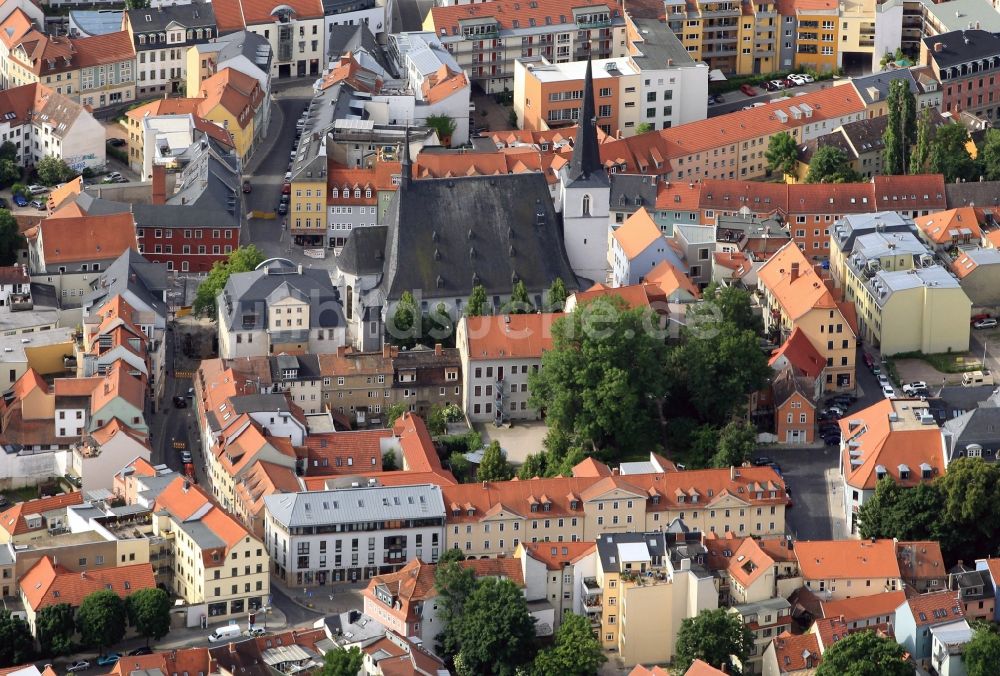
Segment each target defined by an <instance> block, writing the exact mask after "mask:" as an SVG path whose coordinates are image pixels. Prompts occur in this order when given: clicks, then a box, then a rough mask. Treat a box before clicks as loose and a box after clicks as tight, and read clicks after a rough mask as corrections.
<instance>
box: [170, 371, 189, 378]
mask: <svg viewBox="0 0 1000 676" xmlns="http://www.w3.org/2000/svg"><path fill="white" fill-rule="evenodd" d="M174 377H175V378H192V377H194V371H174Z"/></svg>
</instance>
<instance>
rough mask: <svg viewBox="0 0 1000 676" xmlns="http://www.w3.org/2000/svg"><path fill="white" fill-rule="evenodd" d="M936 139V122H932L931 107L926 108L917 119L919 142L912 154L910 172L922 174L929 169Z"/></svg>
mask: <svg viewBox="0 0 1000 676" xmlns="http://www.w3.org/2000/svg"><path fill="white" fill-rule="evenodd" d="M933 141H934V124H933V122H931V109H930V108H925V109H924V111H923V112H922V113H920V119H919V120H917V142H916V144H914V146H913V154H912V155H911V156H910V173H911V174H922V173H924V172H925V171H927V160H928V156H929V155H930V151H931V144H932V143H933Z"/></svg>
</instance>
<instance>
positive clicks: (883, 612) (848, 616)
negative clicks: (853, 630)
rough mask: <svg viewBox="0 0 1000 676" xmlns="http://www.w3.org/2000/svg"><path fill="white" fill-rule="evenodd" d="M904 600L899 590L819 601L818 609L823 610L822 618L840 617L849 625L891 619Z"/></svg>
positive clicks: (902, 592) (904, 593)
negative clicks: (886, 617) (887, 617)
mask: <svg viewBox="0 0 1000 676" xmlns="http://www.w3.org/2000/svg"><path fill="white" fill-rule="evenodd" d="M905 600H906V592H904V591H903V590H901V589H900V590H897V591H887V592H882V593H881V594H872V595H871V596H855V597H853V598H849V599H841V600H839V601H821V602H820V607H821V608H822V609H823V617H840V618H843V620H844V621H845V622H848V623H850V622H862V621H865V620H868V619H871V618H876V617H884V616H887V615H888V616H890V617H891V616H892V615H894V614H895V612H896V608H898V607H899V606H900V604H902V603H903V601H905Z"/></svg>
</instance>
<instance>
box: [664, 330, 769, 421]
mask: <svg viewBox="0 0 1000 676" xmlns="http://www.w3.org/2000/svg"><path fill="white" fill-rule="evenodd" d="M682 334H683V336H684V342H683V343H682V344H681V345H680V346H679V347H678V348H677V349H675V350H674V351H673V352H672V353H671V355H670V365H671V371H672V372H673V378H672V380H673V383H674V384H675V386H676V389H675V392H674V396H673V399H674V400H675V401H679V402H686V404H685V405H687V406H691V407H693V409H694V410H695V412H696V413H697V415H698V418H699V420H701V421H703V422H712V423H714V421H717V420H728V419H729V418H731V417H733V416H734V415H738V414H741V413H743V412H744V409H745V407H746V405H747V397H748V396H749V395H750V393H751V392H755V391H757V390H759V389H760V388H762V387H763V386H764V385H765V384H766V383H767V379H768V376H769V375H770V367H768V365H767V357H766V356H765V354H764V352H763V351H761V349H760V339H759V338H758V337H757V334H755V333H754V332H753V331H747V330H741V329H739V328H738V327H737V326H736V325H734V324H733V323H732V322H726V321H723V322H720V323H718V324H714V325H704V324H698V325H696V326H695V327H693V328H690V329H685V330H684V331H683V332H682Z"/></svg>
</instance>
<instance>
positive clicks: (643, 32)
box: [632, 17, 708, 77]
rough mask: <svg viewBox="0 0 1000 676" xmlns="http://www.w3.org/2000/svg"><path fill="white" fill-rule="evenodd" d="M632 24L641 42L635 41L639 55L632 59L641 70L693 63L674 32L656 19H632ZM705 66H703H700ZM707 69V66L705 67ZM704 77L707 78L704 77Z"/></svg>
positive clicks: (634, 55) (633, 56)
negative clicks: (669, 64)
mask: <svg viewBox="0 0 1000 676" xmlns="http://www.w3.org/2000/svg"><path fill="white" fill-rule="evenodd" d="M632 23H633V24H635V27H636V28H637V29H638V31H639V37H640V38H641V40H642V41H641V42H640V41H638V40H636V41H635V47H636V49H638V50H639V54H633V55H632V59H633V60H634V61H635V62H636V63H637V64H638V65H639V67H640V68H641V69H643V70H657V69H661V68H667V67H668V66H667V64H668V63H669V62H670V61H673V63H672V64H671V65H672V66H691V65H694V63H695V61H694V59H692V58H691V55H690V54H688V51H687V50H686V49H685V48H684V45H682V44H681V41H680V40H679V39H678V37H677V36H676V35H674V32H673V31H672V30H670V28H668V27H667V25H666V24H664V23H660V21H659V20H657V19H646V18H642V17H639V18H633V19H632ZM701 65H705V64H701ZM705 68H706V69H707V68H708V66H707V65H705ZM706 77H708V76H707V75H706Z"/></svg>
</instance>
